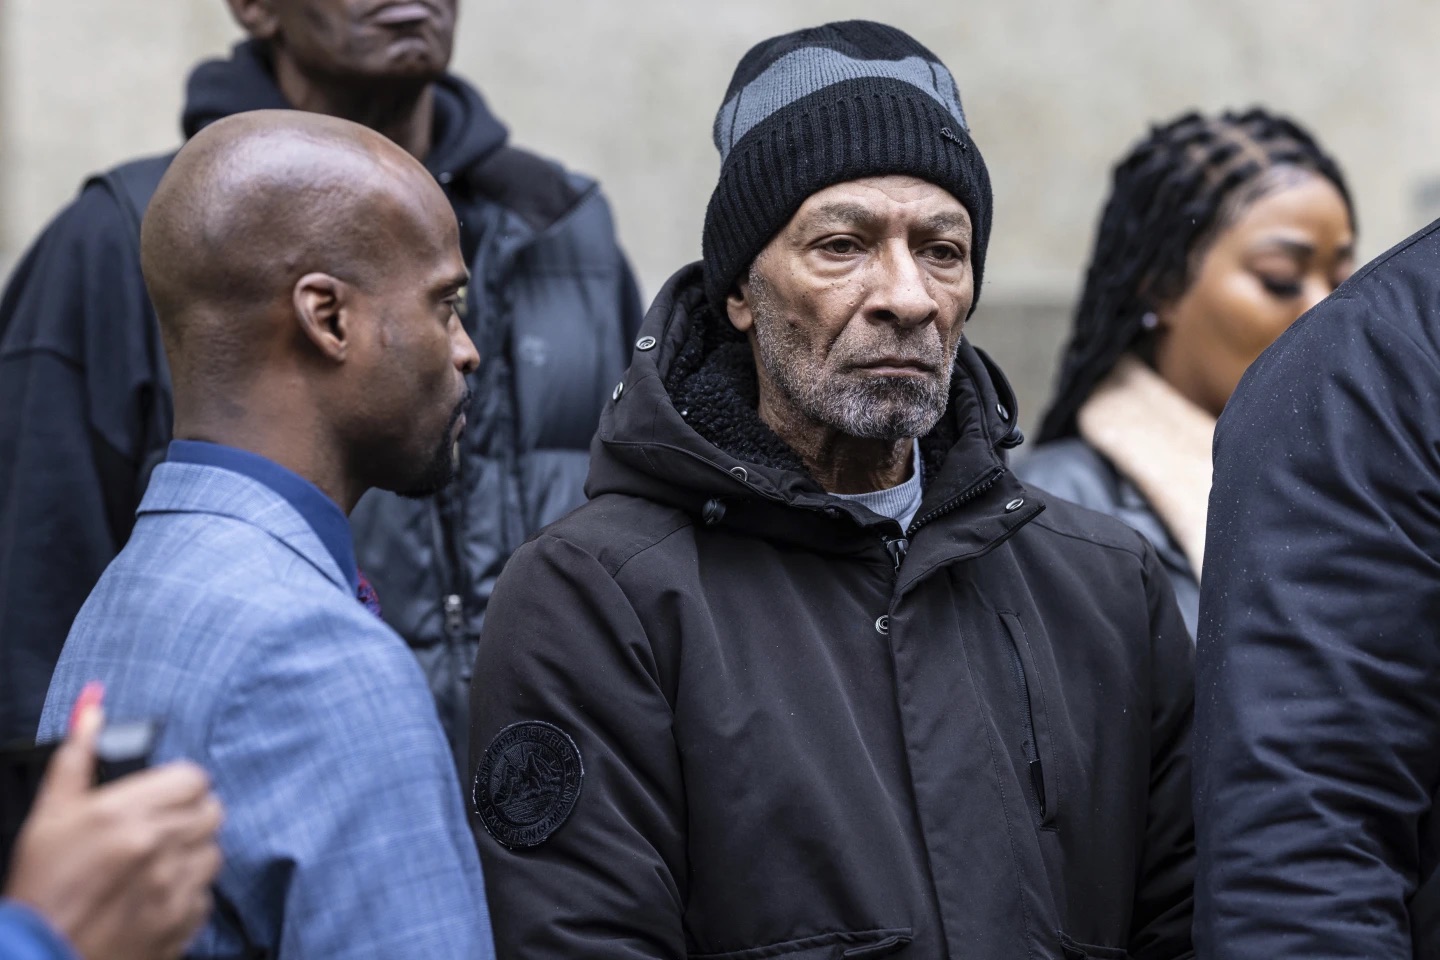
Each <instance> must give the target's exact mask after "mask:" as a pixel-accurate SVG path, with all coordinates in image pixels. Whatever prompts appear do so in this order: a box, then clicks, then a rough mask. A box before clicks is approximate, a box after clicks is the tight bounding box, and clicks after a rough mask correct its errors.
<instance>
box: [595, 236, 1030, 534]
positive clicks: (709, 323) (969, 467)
mask: <svg viewBox="0 0 1440 960" xmlns="http://www.w3.org/2000/svg"><path fill="white" fill-rule="evenodd" d="M757 402H758V387H757V382H756V375H755V367H754V361H753V359H752V354H751V351H750V347H749V344H748V342H747V340H746V339H745V338H744V337H743V336H742V335H741V334H739V333H738V332H736V331H735V330H734V329H733V328H732V327H730V325H729V324H728V323H727V322H725V321H724V319H723V318H721V317H718V316H717V315H716V314H715V312H714V310H713V308H712V307H711V306H710V305H709V303H708V301H707V300H706V297H705V291H704V279H703V272H702V267H701V264H699V263H694V264H691V265H689V266H687V267H685V268H683V269H682V270H680V271H679V272H678V273H676V274H675V275H674V276H673V277H671V278H670V280H669V281H668V282H667V283H666V284H665V286H664V288H663V289H662V290H661V292H660V294H659V295H658V296H657V297H656V299H655V302H654V304H653V305H652V306H651V308H650V311H649V313H648V314H647V315H646V318H645V322H644V324H643V326H642V328H641V331H640V339H639V340H638V341H637V342H636V345H635V352H634V355H633V357H632V360H631V365H630V368H629V370H628V371H627V372H626V374H625V379H624V380H623V381H622V382H621V383H620V384H619V385H617V387H616V389H615V393H614V399H613V400H612V401H611V402H610V403H609V404H608V405H607V406H606V408H605V411H604V413H603V414H602V415H601V420H600V428H599V431H598V433H597V434H596V439H595V443H594V444H593V446H592V455H591V470H590V477H589V480H588V482H587V484H586V492H587V494H588V495H589V496H591V497H595V496H598V495H600V494H603V493H622V494H629V495H632V496H640V497H645V498H648V499H652V500H657V501H660V502H664V503H667V504H670V505H672V506H675V507H679V508H680V509H683V510H686V511H687V512H691V513H694V514H696V515H697V516H699V517H701V518H702V520H703V521H704V522H706V523H710V524H714V523H719V522H722V521H723V522H727V523H730V522H733V521H735V520H737V519H738V518H739V516H740V515H745V516H748V517H751V518H752V522H751V523H747V524H746V525H747V526H754V527H755V528H756V530H757V531H759V532H762V533H764V534H768V535H772V536H779V535H782V531H781V529H780V528H781V527H790V528H793V527H794V526H795V525H797V524H800V525H806V526H808V525H809V524H810V522H813V521H814V520H816V519H817V518H818V519H819V520H821V521H826V522H827V525H828V526H834V521H835V520H836V519H840V518H842V517H846V516H848V517H849V518H850V519H852V520H854V521H855V524H858V525H859V526H861V527H862V528H866V529H871V528H874V527H875V526H876V525H877V524H879V523H887V524H891V525H892V526H893V521H890V520H888V519H884V518H878V517H876V516H875V515H874V514H872V513H870V512H869V511H868V510H866V509H865V508H863V507H860V506H859V505H857V504H854V503H852V502H850V501H845V500H841V499H840V498H837V497H834V496H832V495H830V494H828V493H826V492H825V491H824V490H823V489H822V488H821V487H820V485H819V484H818V483H817V482H816V481H815V479H814V478H813V477H811V476H810V475H809V473H808V472H807V471H806V469H805V466H804V464H803V463H802V462H801V460H800V457H799V455H798V454H796V453H795V451H794V450H792V449H791V448H790V447H789V446H788V445H787V444H786V443H785V442H784V441H783V440H781V439H780V437H779V436H777V435H776V434H775V433H774V431H772V430H771V429H770V428H769V427H768V426H766V425H765V423H764V422H763V421H762V420H761V419H760V416H759V413H758V410H757ZM1016 421H1017V415H1016V407H1015V397H1014V393H1013V391H1012V390H1011V388H1010V385H1009V383H1008V382H1007V381H1006V380H1005V378H1004V376H1003V374H1001V373H1000V371H999V369H998V368H997V367H996V366H995V365H994V363H993V362H992V361H991V360H990V359H989V358H988V357H987V356H986V355H985V354H984V353H983V352H981V351H980V350H978V349H977V348H975V347H973V346H972V345H971V344H970V343H969V342H968V340H964V339H962V341H961V345H960V349H959V351H958V354H957V356H956V361H955V373H954V376H953V377H952V378H951V394H950V405H949V408H948V409H947V410H946V412H945V414H944V415H943V416H942V417H941V418H940V421H939V423H938V424H937V425H936V426H935V428H934V429H933V430H932V431H931V432H930V433H929V434H928V435H927V436H925V437H923V438H922V439H921V441H920V446H921V453H922V460H923V464H924V470H925V473H924V478H923V480H924V483H925V499H924V501H923V503H922V505H921V508H920V513H919V514H918V515H917V520H916V524H915V526H918V525H920V524H923V523H924V522H925V520H926V518H927V515H928V514H931V513H933V512H934V511H935V510H937V509H942V508H944V507H946V506H947V505H949V504H951V503H953V502H954V501H955V500H956V499H957V498H965V497H966V495H967V494H969V493H974V492H976V491H979V490H982V489H984V488H985V487H987V486H988V485H991V484H994V483H995V482H996V481H997V480H998V479H999V478H1001V477H1002V476H1008V469H1007V466H1006V457H1005V451H1006V449H1007V448H1009V447H1014V446H1016V445H1018V444H1019V443H1020V442H1021V441H1022V439H1023V437H1022V435H1021V433H1020V430H1019V428H1018V426H1017V425H1016ZM1010 483H1011V484H1013V485H1015V486H1018V483H1016V482H1015V481H1014V480H1013V478H1011V479H1010ZM985 499H986V500H988V499H990V498H988V497H987V498H985ZM1012 499H1013V498H1012ZM1013 512H1014V511H1013V510H1012V513H1013ZM1037 512H1038V511H1037ZM1029 513H1030V512H1029V511H1026V514H1029ZM1007 519H1011V518H1007ZM1014 519H1018V517H1017V518H1014ZM777 523H778V524H779V525H780V526H776V524H777ZM1006 526H1007V528H1009V527H1010V526H1011V525H1010V524H1008V523H1007V524H1006ZM912 529H913V527H912ZM792 533H798V531H793V530H792ZM802 536H803V534H802Z"/></svg>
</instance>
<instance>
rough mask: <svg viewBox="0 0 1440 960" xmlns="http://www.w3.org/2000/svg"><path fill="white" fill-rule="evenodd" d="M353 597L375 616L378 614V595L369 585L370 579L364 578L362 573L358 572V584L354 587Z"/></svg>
mask: <svg viewBox="0 0 1440 960" xmlns="http://www.w3.org/2000/svg"><path fill="white" fill-rule="evenodd" d="M355 599H357V600H359V601H360V603H361V604H363V605H364V607H365V609H366V610H369V611H370V612H371V613H373V614H375V616H377V617H378V616H380V595H379V594H378V593H376V592H375V588H374V587H372V586H370V581H369V580H367V579H366V578H365V574H363V573H362V574H360V586H358V587H356V588H355Z"/></svg>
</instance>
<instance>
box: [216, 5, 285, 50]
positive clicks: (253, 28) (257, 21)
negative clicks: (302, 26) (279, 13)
mask: <svg viewBox="0 0 1440 960" xmlns="http://www.w3.org/2000/svg"><path fill="white" fill-rule="evenodd" d="M226 2H227V3H229V4H230V15H231V16H232V17H234V18H235V22H236V23H238V24H240V28H241V29H242V30H244V31H245V32H246V33H248V34H249V35H250V36H251V37H253V38H254V39H256V40H273V39H275V35H276V34H277V33H279V32H280V21H279V18H277V17H276V16H275V10H274V6H275V3H274V0H226Z"/></svg>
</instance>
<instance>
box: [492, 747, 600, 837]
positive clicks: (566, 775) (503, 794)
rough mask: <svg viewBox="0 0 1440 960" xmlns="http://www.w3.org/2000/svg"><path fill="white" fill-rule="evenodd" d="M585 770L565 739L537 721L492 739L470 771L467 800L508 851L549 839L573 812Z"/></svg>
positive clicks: (576, 749)
mask: <svg viewBox="0 0 1440 960" xmlns="http://www.w3.org/2000/svg"><path fill="white" fill-rule="evenodd" d="M584 779H585V767H584V765H583V764H582V763H581V762H580V750H579V748H578V747H576V746H575V741H574V740H571V739H570V735H569V734H567V733H566V732H565V731H564V730H561V729H560V728H559V727H557V726H554V725H553V724H549V723H542V722H541V721H539V720H525V721H522V722H520V723H512V724H511V725H510V726H508V727H506V728H505V729H504V730H501V731H500V732H499V733H497V734H496V735H495V739H494V740H491V741H490V746H488V747H486V748H485V756H483V757H482V758H481V759H480V768H479V769H478V770H476V771H475V784H474V788H473V791H472V794H471V800H472V802H473V803H474V804H475V813H476V814H477V815H478V816H479V817H480V822H481V823H483V824H485V829H486V830H488V831H489V832H490V836H492V837H494V838H495V839H496V840H498V841H500V842H501V843H503V844H504V845H505V846H507V847H512V848H513V847H533V846H536V845H537V844H541V843H544V842H545V841H546V840H548V839H550V836H551V835H552V834H554V832H555V831H556V830H558V829H560V826H561V824H563V823H564V822H565V819H566V818H567V817H569V816H570V811H571V810H574V809H575V801H577V800H579V799H580V785H581V784H582V783H583V782H584Z"/></svg>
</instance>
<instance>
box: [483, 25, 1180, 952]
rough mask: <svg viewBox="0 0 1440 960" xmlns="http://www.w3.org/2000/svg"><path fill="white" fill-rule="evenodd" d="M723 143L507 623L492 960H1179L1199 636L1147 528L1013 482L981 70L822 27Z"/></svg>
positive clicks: (515, 593)
mask: <svg viewBox="0 0 1440 960" xmlns="http://www.w3.org/2000/svg"><path fill="white" fill-rule="evenodd" d="M714 132H715V141H716V145H717V146H718V147H719V148H720V152H721V157H722V161H721V173H720V182H719V185H718V186H717V187H716V189H715V193H714V195H713V196H712V199H711V202H710V207H709V211H708V215H707V218H706V226H705V235H704V251H705V256H704V261H703V263H702V264H700V265H694V266H690V267H687V268H685V269H683V270H681V271H680V272H679V273H677V274H676V275H675V276H674V277H673V278H672V279H671V280H670V282H669V283H668V285H667V286H666V287H665V289H664V291H663V292H662V293H661V294H660V296H659V298H658V299H657V301H656V302H655V304H654V306H653V307H652V308H651V310H650V313H649V315H648V316H647V318H646V321H645V324H644V326H643V328H642V330H641V337H640V340H639V341H638V343H637V344H636V353H635V355H634V357H633V360H632V362H631V366H630V369H629V371H628V372H627V373H626V375H625V378H624V380H623V381H622V383H621V384H620V385H619V386H617V387H616V389H615V393H614V402H613V403H612V404H611V405H609V406H607V408H606V411H605V413H604V415H603V417H602V419H601V426H600V432H599V434H598V436H597V439H596V443H595V446H594V449H593V454H592V462H591V473H590V479H589V481H588V490H589V492H590V494H591V495H592V499H591V500H590V502H589V503H587V504H586V505H585V506H583V507H581V508H580V509H579V510H578V511H576V512H575V513H573V514H571V515H570V516H569V517H567V518H565V519H563V520H561V521H559V522H558V523H556V524H554V525H552V526H551V527H550V528H548V529H547V530H546V531H544V532H542V533H541V534H540V535H539V536H538V537H536V538H535V539H534V540H532V541H531V542H530V543H529V544H527V545H526V546H525V547H523V548H521V550H520V551H518V552H517V553H516V554H515V556H514V558H512V560H511V563H510V565H509V567H507V569H506V572H505V573H504V574H503V575H502V577H501V581H500V584H499V586H498V587H497V589H496V592H495V595H494V597H493V599H492V603H491V608H490V615H489V619H488V620H487V622H486V625H485V630H484V632H483V635H482V639H481V650H480V656H481V660H482V662H484V664H485V669H486V671H487V677H486V682H484V683H478V682H477V683H476V684H475V685H474V686H473V688H472V701H471V711H472V722H473V724H474V731H473V733H472V737H471V750H472V768H471V770H472V780H471V803H472V814H473V816H474V818H475V821H476V827H477V830H476V833H477V836H479V838H480V849H481V858H482V861H483V863H484V867H485V873H486V877H487V880H488V888H487V889H488V896H489V899H490V905H491V915H492V917H493V922H494V932H495V937H496V948H497V953H498V955H499V956H501V957H505V958H521V957H523V958H527V960H529V958H561V957H567V958H568V957H587V958H614V960H620V958H626V960H638V958H675V957H684V956H690V957H704V958H708V960H722V958H723V960H759V958H770V957H776V958H781V957H783V958H793V960H819V958H839V957H847V958H876V957H885V956H892V955H894V956H908V957H926V958H931V957H934V958H939V957H953V958H966V960H992V958H993V960H1002V958H1003V960H1015V958H1025V957H1029V958H1040V957H1053V958H1061V957H1066V958H1075V957H1098V958H1107V960H1109V958H1121V957H1135V958H1140V960H1161V958H1181V957H1187V956H1189V955H1190V953H1191V950H1190V916H1191V913H1190V904H1191V893H1190V891H1191V876H1192V866H1193V863H1192V861H1193V839H1192V820H1191V816H1190V804H1189V795H1188V791H1189V783H1190V776H1189V743H1188V739H1189V729H1190V711H1191V702H1192V695H1191V680H1192V673H1191V656H1192V654H1191V642H1190V639H1189V636H1188V633H1187V631H1186V629H1185V625H1184V623H1183V622H1182V620H1181V618H1180V615H1179V612H1178V610H1177V609H1176V606H1175V602H1174V598H1173V596H1172V595H1171V591H1170V587H1169V583H1168V582H1167V580H1166V578H1165V574H1164V573H1163V571H1162V569H1161V567H1160V564H1159V562H1158V560H1157V558H1156V556H1155V553H1154V551H1153V549H1152V548H1151V547H1150V546H1149V545H1148V544H1147V543H1146V542H1145V541H1144V539H1143V538H1141V537H1140V536H1139V535H1137V534H1135V533H1134V532H1133V531H1131V530H1129V529H1128V528H1126V527H1124V526H1122V525H1120V524H1118V523H1116V522H1115V521H1113V520H1111V519H1109V518H1107V517H1103V516H1100V515H1099V514H1095V513H1091V512H1089V511H1086V510H1083V509H1081V508H1079V507H1074V506H1071V505H1068V504H1065V503H1063V502H1060V501H1053V502H1051V503H1050V505H1049V506H1048V507H1046V506H1045V505H1044V504H1043V503H1042V500H1041V498H1040V496H1039V495H1038V494H1037V493H1036V492H1035V491H1033V490H1029V489H1026V488H1025V487H1024V486H1022V485H1021V484H1020V483H1019V482H1018V481H1017V480H1016V479H1015V477H1014V475H1013V474H1012V473H1011V472H1010V471H1009V469H1008V468H1007V465H1006V459H1005V451H1006V448H1008V447H1012V446H1014V445H1015V444H1016V443H1018V442H1019V440H1020V437H1019V432H1018V430H1017V429H1016V427H1015V401H1014V397H1013V396H1012V395H1011V393H1010V390H1009V388H1008V386H1007V385H1006V384H1005V382H1004V379H1003V378H1002V377H1001V375H1000V373H999V371H998V370H996V369H995V368H994V367H993V366H992V365H991V364H990V362H989V361H988V360H987V359H986V358H985V357H984V355H983V354H981V353H980V352H979V351H978V350H975V349H974V348H972V347H971V346H969V345H968V344H966V343H965V342H964V340H963V337H962V331H963V328H964V322H965V319H966V318H967V317H968V315H969V312H970V309H971V307H972V306H973V304H974V300H975V295H976V292H977V291H978V289H979V285H980V279H981V273H982V271H983V267H984V257H985V248H986V243H987V241H988V237H989V229H990V211H991V196H990V187H989V181H988V177H987V174H986V171H985V165H984V161H983V160H982V159H981V157H980V154H979V152H978V149H977V148H976V146H975V143H974V142H973V141H972V140H971V138H970V136H969V133H968V130H967V127H966V123H965V116H964V113H963V111H962V109H961V105H960V100H959V94H958V91H957V89H956V87H955V83H954V80H953V79H952V78H951V76H950V74H949V73H948V72H947V71H946V69H945V67H944V65H943V64H941V63H939V62H938V61H937V60H936V59H935V57H934V56H933V55H932V54H931V53H930V52H929V51H928V50H926V49H925V48H924V47H923V46H921V45H920V44H918V43H916V42H915V41H914V40H913V39H911V38H910V37H908V36H906V35H905V34H903V33H901V32H900V31H898V30H894V29H892V28H889V27H884V26H881V25H879V24H873V23H865V22H849V23H839V24H830V25H827V26H824V27H820V28H816V29H813V30H804V31H800V32H798V33H795V34H790V35H787V36H783V37H778V38H775V39H773V40H770V41H766V42H764V43H761V44H759V45H758V46H756V47H755V48H754V49H753V50H751V52H750V53H749V54H748V55H747V56H746V57H745V58H744V59H743V60H742V61H741V63H740V66H739V68H738V69H737V71H736V74H735V78H734V80H733V81H732V83H731V86H730V89H729V92H728V93H727V95H726V99H725V104H724V106H723V107H722V108H721V111H720V113H719V115H718V117H717V118H716V123H715V131H714ZM1042 511H1043V512H1042Z"/></svg>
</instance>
